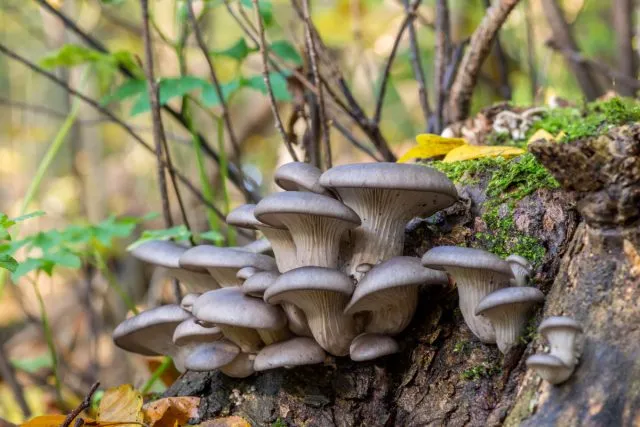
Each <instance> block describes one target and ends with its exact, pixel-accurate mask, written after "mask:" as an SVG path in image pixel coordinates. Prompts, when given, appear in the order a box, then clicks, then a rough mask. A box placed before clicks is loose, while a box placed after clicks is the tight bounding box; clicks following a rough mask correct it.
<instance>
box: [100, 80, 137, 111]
mask: <svg viewBox="0 0 640 427" xmlns="http://www.w3.org/2000/svg"><path fill="white" fill-rule="evenodd" d="M146 90H147V82H146V81H145V80H134V79H130V80H127V81H126V82H124V83H123V84H121V85H120V86H118V87H117V88H116V89H115V90H114V91H113V92H112V93H111V94H109V95H107V96H105V97H104V98H102V101H101V103H102V104H103V105H108V104H110V103H112V102H114V101H123V100H125V99H128V98H131V97H134V96H138V95H140V94H143V93H144V92H145V91H146Z"/></svg>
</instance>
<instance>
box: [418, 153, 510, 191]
mask: <svg viewBox="0 0 640 427" xmlns="http://www.w3.org/2000/svg"><path fill="white" fill-rule="evenodd" d="M504 161H505V160H504V159H503V158H502V157H486V158H483V159H473V160H463V161H460V162H453V163H444V162H442V161H436V162H432V163H429V166H430V167H432V168H435V169H438V170H439V171H441V172H442V173H444V174H445V175H447V177H449V179H450V180H451V181H453V182H457V183H459V184H464V185H468V184H470V183H474V182H477V180H476V178H477V176H478V175H479V174H480V173H482V172H484V171H488V170H494V169H496V168H497V167H499V165H500V163H502V162H504Z"/></svg>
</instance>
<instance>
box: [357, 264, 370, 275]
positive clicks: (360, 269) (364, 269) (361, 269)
mask: <svg viewBox="0 0 640 427" xmlns="http://www.w3.org/2000/svg"><path fill="white" fill-rule="evenodd" d="M372 268H373V264H369V263H368V262H363V263H362V264H358V265H357V266H356V273H368V272H369V271H371V269H372Z"/></svg>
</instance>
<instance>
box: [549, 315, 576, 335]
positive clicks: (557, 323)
mask: <svg viewBox="0 0 640 427" xmlns="http://www.w3.org/2000/svg"><path fill="white" fill-rule="evenodd" d="M550 329H568V330H574V331H576V332H582V326H581V325H580V323H578V322H576V321H575V320H573V319H572V318H570V317H565V316H552V317H547V318H546V319H544V320H543V321H542V323H540V326H538V332H540V333H541V334H544V332H545V331H548V330H550Z"/></svg>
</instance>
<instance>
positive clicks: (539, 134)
mask: <svg viewBox="0 0 640 427" xmlns="http://www.w3.org/2000/svg"><path fill="white" fill-rule="evenodd" d="M539 139H546V140H547V141H555V140H556V137H555V136H553V135H552V134H551V133H549V132H547V131H546V130H544V129H538V130H537V131H535V133H534V134H533V135H531V138H529V140H528V141H527V145H529V144H531V143H532V142H533V141H537V140H539Z"/></svg>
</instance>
